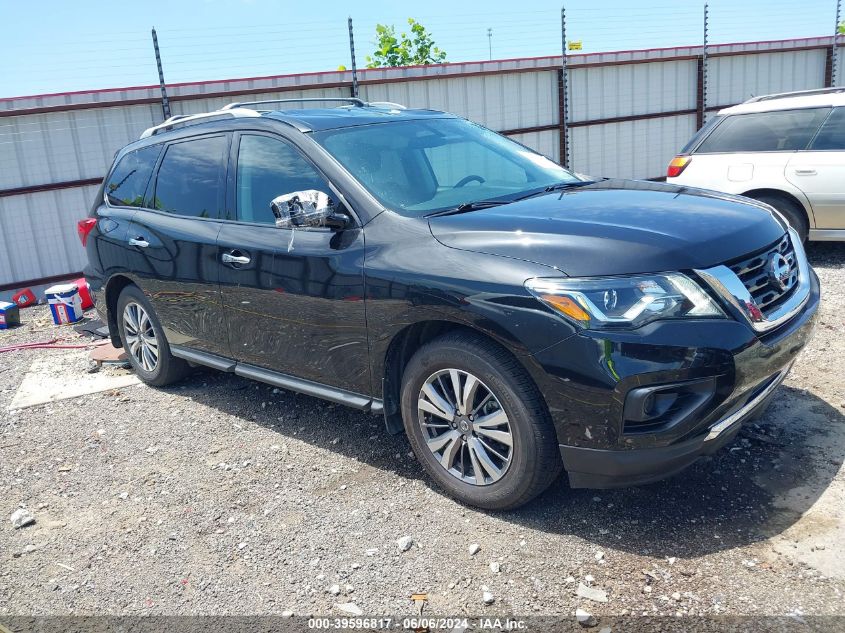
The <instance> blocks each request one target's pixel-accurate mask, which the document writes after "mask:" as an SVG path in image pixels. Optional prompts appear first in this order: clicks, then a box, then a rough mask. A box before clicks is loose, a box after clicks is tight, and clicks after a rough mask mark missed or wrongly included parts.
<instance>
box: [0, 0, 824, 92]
mask: <svg viewBox="0 0 845 633" xmlns="http://www.w3.org/2000/svg"><path fill="white" fill-rule="evenodd" d="M703 7H704V2H703V1H701V0H675V1H674V2H671V1H669V0H640V1H637V2H629V1H625V0H601V1H597V0H566V2H565V8H566V15H567V39H568V40H570V41H572V40H579V41H581V42H582V45H583V50H582V51H581V52H598V51H613V50H629V49H636V48H656V47H667V46H679V45H698V44H700V43H701V41H702V36H703ZM560 9H561V5H560V4H555V3H550V2H548V1H545V2H544V1H541V0H519V2H514V1H513V0H508V1H505V0H483V1H478V0H465V1H464V2H461V3H459V2H456V1H455V0H427V1H426V2H425V3H420V4H419V5H417V4H415V3H401V2H396V1H395V0H390V1H388V0H368V1H367V2H354V1H352V0H348V1H346V2H339V1H338V0H317V1H313V2H302V1H301V0H299V1H298V2H283V1H281V0H168V1H165V0H134V1H131V2H130V1H127V0H109V1H108V2H106V1H103V0H74V1H71V0H61V1H60V0H39V2H37V3H33V2H21V1H20V0H0V60H2V62H0V98H4V97H14V96H22V95H33V94H44V93H54V92H66V91H75V90H88V89H97V88H115V87H124V86H138V85H151V84H157V83H158V75H157V71H156V66H155V58H154V55H153V48H152V42H151V37H150V29H151V28H152V27H155V28H156V30H157V33H158V39H159V44H160V46H161V53H162V62H163V66H164V74H165V80H166V81H167V83H177V82H184V81H205V80H215V79H230V78H238V77H255V76H266V75H278V74H287V73H299V72H313V71H321V70H336V69H337V68H338V66H340V65H345V66H347V67H348V66H350V61H349V40H348V32H347V18H348V17H350V16H351V17H352V19H353V26H354V31H355V47H356V53H357V62H358V67H359V68H361V67H364V66H365V65H366V60H365V57H366V55H368V54H370V53H371V52H372V50H373V48H374V41H375V35H374V33H375V25H376V24H377V23H382V24H395V25H396V26H397V29H401V28H402V27H403V26H405V25H406V24H407V18H409V17H413V18H416V19H417V20H419V21H420V22H421V23H422V24H423V25H425V26H426V28H428V30H429V31H430V32H431V34H432V36H433V38H434V40H435V43H436V44H437V45H438V46H439V47H440V48H442V49H444V50H445V51H446V52H447V55H448V57H447V60H448V61H453V62H459V61H477V60H484V59H488V58H489V56H490V47H491V45H492V57H493V58H494V59H505V58H512V57H535V56H542V55H557V54H560V48H561V33H560ZM835 12H836V0H805V1H803V2H795V0H710V2H709V14H710V42H711V43H719V42H740V41H750V40H770V39H787V38H799V37H813V36H819V35H831V34H832V33H833V29H834V23H835ZM488 28H490V29H492V32H493V35H492V40H491V39H488V36H487V30H488Z"/></svg>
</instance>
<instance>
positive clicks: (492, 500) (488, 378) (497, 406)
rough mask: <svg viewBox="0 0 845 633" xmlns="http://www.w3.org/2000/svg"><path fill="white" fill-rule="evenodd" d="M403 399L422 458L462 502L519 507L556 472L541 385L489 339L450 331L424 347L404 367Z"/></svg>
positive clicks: (411, 435)
mask: <svg viewBox="0 0 845 633" xmlns="http://www.w3.org/2000/svg"><path fill="white" fill-rule="evenodd" d="M455 377H457V378H455ZM458 392H459V393H458ZM456 393H457V395H456ZM488 394H489V395H488ZM401 401H402V419H403V422H404V425H405V431H406V433H407V435H408V439H409V440H410V442H411V447H412V448H413V450H414V453H415V454H416V456H417V458H418V459H419V461H420V463H421V464H422V465H423V467H424V468H425V469H426V471H427V472H428V474H429V475H431V477H432V478H433V479H434V480H435V481H436V482H437V484H438V485H439V486H440V487H441V488H443V489H444V490H445V491H446V492H448V493H449V494H450V495H451V496H453V497H455V498H456V499H458V500H459V501H461V502H463V503H466V504H467V505H471V506H476V507H479V508H483V509H486V510H509V509H512V508H516V507H518V506H521V505H523V504H525V503H527V502H528V501H530V500H531V499H533V498H534V497H536V496H537V495H539V494H540V493H541V492H543V491H544V490H545V489H546V488H548V486H549V484H551V482H552V481H554V479H555V478H556V477H557V476H558V474H559V473H560V471H561V467H562V466H561V459H560V453H559V449H558V444H557V436H556V434H555V429H554V426H553V424H552V421H551V418H550V416H549V413H548V410H547V408H546V405H545V402H544V401H543V398H542V396H541V395H540V392H539V390H538V389H537V387H536V385H535V384H534V382H533V381H532V380H531V378H530V377H529V375H528V374H527V373H526V371H525V369H524V368H523V367H522V366H521V365H520V364H519V363H518V362H517V361H516V359H514V358H513V357H512V356H511V355H510V354H508V353H507V352H506V351H505V350H503V349H502V348H500V347H499V346H497V345H495V344H494V343H492V342H490V341H486V340H484V339H482V338H480V337H477V336H474V335H472V334H469V333H466V332H455V333H450V334H445V335H443V336H441V337H439V338H437V339H435V340H433V341H431V342H429V343H427V344H425V345H424V346H422V347H421V348H420V349H419V350H418V351H417V352H416V354H414V356H413V358H411V360H410V362H409V363H408V365H407V367H406V368H405V371H404V374H403V376H402V398H401ZM433 403H438V404H433ZM421 407H423V408H421ZM444 413H445V414H446V415H445V416H444V415H443V414H444ZM450 414H451V417H452V419H451V420H449V419H448V418H449V416H450Z"/></svg>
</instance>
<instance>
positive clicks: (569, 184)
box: [514, 180, 598, 202]
mask: <svg viewBox="0 0 845 633" xmlns="http://www.w3.org/2000/svg"><path fill="white" fill-rule="evenodd" d="M595 182H598V181H596V180H573V181H566V182H556V183H555V184H553V185H548V186H546V187H543V188H542V189H535V190H534V191H532V192H530V193H527V194H525V195H524V196H520V197H519V198H514V202H516V201H518V200H527V199H528V198H533V197H534V196H540V195H543V194H544V193H551V192H553V191H560V190H562V189H571V188H573V187H583V186H585V185H592V184H593V183H595Z"/></svg>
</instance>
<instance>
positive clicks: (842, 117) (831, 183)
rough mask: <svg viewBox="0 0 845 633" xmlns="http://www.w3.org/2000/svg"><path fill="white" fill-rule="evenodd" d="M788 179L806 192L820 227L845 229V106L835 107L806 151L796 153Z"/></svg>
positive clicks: (787, 172)
mask: <svg viewBox="0 0 845 633" xmlns="http://www.w3.org/2000/svg"><path fill="white" fill-rule="evenodd" d="M786 178H787V180H789V182H791V183H792V184H793V185H795V186H796V187H798V188H799V189H800V190H801V191H803V192H804V193H805V194H806V196H807V199H808V200H809V201H810V206H812V207H813V217H814V218H815V220H816V228H818V229H845V108H835V109H834V110H833V112H832V113H831V114H830V116H829V117H828V119H827V120H826V121H825V122H824V125H822V127H821V129H820V130H819V132H818V134H816V137H815V138H814V139H813V142H812V144H811V145H810V147H809V148H808V149H807V151H802V152H797V153H795V154H794V155H793V156H792V159H791V160H790V161H789V165H787V167H786Z"/></svg>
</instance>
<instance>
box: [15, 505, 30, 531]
mask: <svg viewBox="0 0 845 633" xmlns="http://www.w3.org/2000/svg"><path fill="white" fill-rule="evenodd" d="M11 521H12V527H13V528H15V529H19V528H22V527H25V526H27V525H32V524H33V523H35V517H34V516H33V515H32V512H30V511H29V510H27V509H26V508H19V509H17V510H15V511H14V512H12V517H11Z"/></svg>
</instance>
